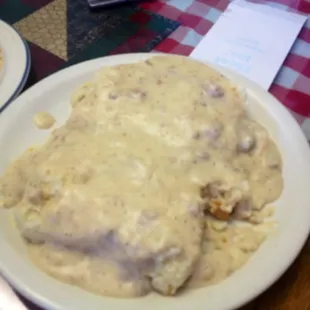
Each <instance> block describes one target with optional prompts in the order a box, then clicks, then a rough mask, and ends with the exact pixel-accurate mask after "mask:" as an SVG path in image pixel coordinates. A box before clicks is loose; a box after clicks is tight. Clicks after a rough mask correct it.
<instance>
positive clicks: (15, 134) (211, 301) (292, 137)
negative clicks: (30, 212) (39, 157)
mask: <svg viewBox="0 0 310 310" xmlns="http://www.w3.org/2000/svg"><path fill="white" fill-rule="evenodd" d="M150 56H151V54H128V55H119V56H112V57H106V58H101V59H95V60H91V61H88V62H85V63H82V64H79V65H76V66H73V67H70V68H68V69H66V70H63V71H60V72H58V73H56V74H54V75H52V76H50V77H48V78H46V79H45V80H43V81H41V82H40V83H38V84H36V85H35V86H33V87H32V88H30V89H29V90H27V91H26V92H25V93H24V94H22V95H21V96H20V97H19V98H18V99H16V100H15V101H14V102H13V103H12V104H11V105H9V106H8V108H7V109H6V110H5V111H4V112H3V113H2V114H1V115H0V150H1V158H0V174H1V173H3V171H4V170H5V168H6V167H7V165H8V163H9V162H10V161H12V160H13V159H14V158H16V157H17V156H18V155H19V154H20V153H21V152H22V151H23V150H24V149H26V147H28V146H30V145H32V144H34V143H40V142H43V141H44V140H45V138H46V137H47V135H48V132H46V131H40V130H38V129H36V127H35V126H34V125H33V123H32V118H33V115H34V114H35V113H36V112H38V111H42V110H44V111H49V112H51V113H52V114H53V115H54V116H55V117H56V118H57V122H58V125H59V124H61V123H63V122H64V121H65V119H66V118H67V116H68V114H69V97H70V94H71V93H72V90H73V88H75V87H76V86H77V85H79V84H81V83H82V82H84V81H86V80H88V79H89V78H90V77H91V75H92V73H93V72H94V71H95V70H97V69H98V68H99V67H101V66H107V65H116V64H121V63H130V62H135V61H138V60H142V59H146V58H147V57H150ZM221 70H222V69H221ZM223 72H224V74H227V75H228V76H230V77H231V78H232V79H233V80H234V82H235V83H236V84H238V85H240V86H242V87H243V88H245V89H246V92H247V97H248V100H247V108H248V110H249V111H250V113H252V114H253V115H254V117H255V118H256V119H257V120H258V121H259V122H260V123H262V124H263V125H264V126H265V127H266V128H267V129H268V131H269V132H270V134H271V136H272V137H273V139H274V140H275V141H276V143H277V145H278V147H279V148H280V150H281V153H282V156H283V161H284V179H285V188H284V192H283V194H282V196H281V198H280V199H279V200H278V201H277V202H276V203H275V206H276V210H277V211H276V215H275V217H276V219H277V221H278V223H279V227H278V229H277V232H276V233H275V234H273V235H271V236H270V237H269V238H268V239H267V241H266V242H265V243H264V244H263V245H262V246H261V248H260V249H259V250H258V251H257V252H256V254H255V255H254V256H253V258H252V259H251V260H250V261H249V262H248V263H247V264H246V265H245V266H244V267H242V268H241V269H240V270H238V271H237V272H236V273H234V274H233V275H232V276H230V277H229V278H228V279H226V280H225V281H223V282H221V283H220V284H218V285H214V286H210V287H207V288H202V289H198V290H195V291H191V292H189V293H186V294H184V295H181V296H179V297H175V298H165V297H161V296H158V295H155V294H154V295H150V296H147V297H145V298H141V299H113V298H103V297H100V296H96V295H93V294H90V293H87V292H85V291H82V290H80V289H78V288H76V287H72V286H69V285H66V284H63V283H60V282H58V281H56V280H54V279H52V278H50V277H49V276H47V275H45V274H44V273H42V272H40V271H39V269H37V268H36V267H35V266H34V265H32V263H31V262H30V261H29V259H28V258H27V254H26V250H25V247H24V245H23V242H22V240H21V238H20V236H19V235H18V233H17V231H16V230H15V229H14V228H13V226H12V224H11V222H10V221H9V219H8V213H7V211H4V210H1V211H0V245H1V246H0V270H1V272H2V273H3V274H4V276H5V277H6V278H7V279H8V280H9V281H10V282H11V284H12V285H13V286H14V287H15V288H16V289H17V290H18V291H20V292H21V293H22V294H23V295H25V296H26V297H27V298H29V299H31V300H33V301H34V302H35V303H37V304H39V305H40V306H42V307H43V308H45V309H48V310H85V309H92V310H99V309H100V310H102V309H117V310H123V309H127V310H144V309H146V308H147V309H150V310H158V309H161V310H176V309H177V310H190V309H195V310H205V309H212V310H231V309H235V308H237V307H239V306H241V305H242V304H244V303H246V302H247V301H249V300H250V299H252V298H254V297H255V296H257V295H258V294H260V293H261V292H262V291H264V290H265V289H266V288H267V287H269V286H270V285H271V284H272V283H273V282H274V281H276V280H277V279H278V278H279V276H280V275H281V274H282V273H283V272H284V271H285V270H286V269H287V268H288V266H289V265H290V264H291V263H292V261H293V260H294V259H295V257H296V255H297V254H298V253H299V251H300V249H301V247H302V246H303V244H304V242H305V240H306V238H307V236H308V232H309V227H310V193H309V189H308V187H309V184H310V150H309V147H308V143H307V141H306V139H305V137H304V135H303V134H302V132H301V130H300V128H299V126H298V124H297V123H296V122H295V120H294V119H293V118H292V116H291V115H290V114H289V112H288V111H287V110H286V109H285V108H284V107H283V106H282V105H281V104H280V103H279V102H278V101H277V100H276V99H274V98H273V97H272V96H271V95H269V94H268V93H267V92H265V91H263V90H262V89H261V88H259V87H258V86H256V85H255V84H253V83H251V82H249V81H247V80H245V79H244V78H242V77H240V76H237V75H235V74H233V73H231V72H227V71H223ZM12 141H13V143H12Z"/></svg>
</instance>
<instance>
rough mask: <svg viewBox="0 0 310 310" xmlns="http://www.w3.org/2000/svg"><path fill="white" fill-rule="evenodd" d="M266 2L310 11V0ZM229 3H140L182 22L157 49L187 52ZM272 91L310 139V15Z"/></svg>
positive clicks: (224, 0)
mask: <svg viewBox="0 0 310 310" xmlns="http://www.w3.org/2000/svg"><path fill="white" fill-rule="evenodd" d="M256 2H263V1H256ZM264 3H267V4H268V5H270V6H273V7H279V8H282V9H284V10H294V11H296V12H299V13H302V14H306V15H309V14H310V0H274V1H264ZM228 4H229V1H228V0H160V1H153V2H146V3H143V4H142V5H141V6H142V7H143V8H145V9H147V10H150V11H153V12H156V13H159V14H160V15H163V16H165V17H168V18H171V19H174V20H177V21H179V22H180V23H181V26H180V27H179V28H178V29H177V30H176V31H175V32H173V33H172V34H171V35H170V36H169V37H168V38H167V39H166V40H164V41H163V42H161V43H160V44H159V45H158V46H157V47H156V49H155V51H157V52H164V53H173V54H180V55H186V56H188V55H189V54H190V53H191V52H192V50H193V49H194V48H195V46H196V45H197V44H198V43H199V41H200V40H201V39H202V37H203V36H204V35H205V34H206V33H207V32H208V31H209V30H210V28H211V27H212V25H213V24H214V23H215V22H216V20H217V19H218V18H219V16H220V15H221V13H222V12H223V11H224V10H225V9H226V7H227V5H228ZM270 92H271V93H272V94H273V95H274V96H275V97H277V98H278V100H280V102H282V103H283V104H284V105H285V106H286V107H287V108H288V109H289V110H290V111H291V112H292V114H293V115H294V116H295V118H296V119H297V121H298V123H299V124H300V125H301V127H302V129H303V131H304V133H305V134H306V136H307V138H308V140H310V19H308V20H307V21H306V23H305V26H304V28H303V29H302V31H301V32H300V34H299V36H298V38H297V40H296V42H295V44H294V46H293V47H292V49H291V51H290V53H289V55H288V56H287V58H286V60H285V61H284V64H283V66H282V68H281V69H280V71H279V73H278V75H277V77H276V78H275V80H274V83H273V84H272V86H271V88H270Z"/></svg>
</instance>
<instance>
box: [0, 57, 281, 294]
mask: <svg viewBox="0 0 310 310" xmlns="http://www.w3.org/2000/svg"><path fill="white" fill-rule="evenodd" d="M71 103H72V111H71V115H70V117H69V119H68V120H67V122H66V123H65V124H64V125H63V126H62V127H60V128H57V129H54V130H53V131H52V133H51V136H50V138H49V139H48V141H47V142H46V143H45V144H43V145H41V146H39V147H36V148H30V149H29V150H27V151H26V152H25V153H24V154H23V155H22V156H21V157H20V158H18V159H17V160H16V161H14V162H13V163H12V164H11V165H10V166H9V167H8V169H7V171H6V172H5V174H4V176H3V177H2V179H1V180H0V192H1V204H2V205H3V206H4V207H7V208H12V212H13V214H14V219H15V222H16V225H17V228H18V230H19V231H20V233H21V235H22V236H23V237H24V239H25V241H26V244H27V247H28V250H29V255H30V257H31V258H32V259H33V261H34V262H35V264H36V265H37V266H38V267H39V268H41V269H42V270H43V271H45V272H47V273H48V274H50V275H52V276H53V277H55V278H58V279H60V280H62V281H64V282H67V283H70V284H73V285H77V286H80V287H82V288H85V289H87V290H89V291H92V292H95V293H98V294H102V295H108V296H118V297H133V296H141V295H145V294H147V293H149V292H150V291H153V290H154V291H157V292H159V293H161V294H164V295H174V294H176V293H177V292H178V291H179V289H180V288H181V287H185V286H187V287H198V286H204V285H207V284H211V283H216V282H218V281H220V280H222V279H224V278H226V277H227V276H228V275H229V274H231V273H232V272H233V271H235V270H236V269H238V268H239V267H240V266H241V265H242V264H244V263H245V262H246V261H247V259H248V258H249V257H250V256H251V254H252V253H253V252H254V251H255V250H256V249H257V248H258V247H259V245H260V244H261V243H262V241H263V240H264V239H265V237H266V234H267V233H268V230H267V227H268V225H265V223H264V218H265V217H267V216H268V214H269V213H270V211H269V210H268V209H266V208H265V206H266V204H268V203H270V202H272V201H274V200H275V199H277V198H278V197H279V195H280V194H281V191H282V188H283V180H282V175H281V172H282V163H281V157H280V154H279V152H278V150H277V148H276V146H275V144H274V142H273V141H272V140H271V139H270V137H269V135H268V133H267V132H266V130H265V129H264V128H262V127H261V126H260V125H259V124H257V123H256V122H254V121H253V120H251V119H250V118H249V117H248V115H247V113H246V111H245V109H244V106H243V99H242V97H241V96H240V95H239V93H238V92H237V91H236V89H235V88H233V87H232V86H231V85H230V83H229V81H228V80H227V79H226V78H225V77H223V76H222V75H220V74H219V73H218V72H216V71H214V70H213V69H211V68H209V67H207V66H203V65H201V64H200V63H197V62H195V61H192V60H189V59H187V58H184V57H177V56H160V57H159V56H158V57H153V58H151V59H149V60H146V61H144V62H140V63H135V64H127V65H119V66H116V67H107V68H104V69H102V70H100V71H99V72H98V73H97V74H96V75H95V76H94V78H93V79H92V80H91V81H89V82H88V83H86V84H84V85H82V86H81V87H80V88H79V89H78V90H77V91H76V92H75V93H74V94H73V96H72V102H71ZM236 221H242V222H244V223H246V225H238V224H237V223H236Z"/></svg>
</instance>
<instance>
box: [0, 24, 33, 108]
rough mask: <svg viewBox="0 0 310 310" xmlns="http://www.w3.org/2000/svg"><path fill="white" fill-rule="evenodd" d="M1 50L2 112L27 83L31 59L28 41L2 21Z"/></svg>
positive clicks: (0, 105)
mask: <svg viewBox="0 0 310 310" xmlns="http://www.w3.org/2000/svg"><path fill="white" fill-rule="evenodd" d="M0 49H1V50H2V53H3V56H4V66H3V68H2V69H1V70H0V112H1V110H3V108H4V107H5V106H6V105H7V104H8V103H10V101H11V100H13V99H14V98H16V97H17V96H18V95H19V93H20V92H21V91H22V89H23V88H24V86H25V83H26V81H27V78H28V75H29V71H30V65H31V58H30V52H29V48H28V45H27V43H26V41H25V40H24V39H23V38H22V37H21V36H20V35H19V33H18V32H17V31H16V30H15V29H14V28H13V27H11V26H10V25H9V24H7V23H6V22H4V21H2V20H0Z"/></svg>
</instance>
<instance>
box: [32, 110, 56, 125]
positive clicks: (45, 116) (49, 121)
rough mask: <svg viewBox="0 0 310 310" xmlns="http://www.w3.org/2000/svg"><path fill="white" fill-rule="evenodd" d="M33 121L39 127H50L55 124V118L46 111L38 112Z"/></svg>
mask: <svg viewBox="0 0 310 310" xmlns="http://www.w3.org/2000/svg"><path fill="white" fill-rule="evenodd" d="M33 121H34V123H35V125H36V126H37V127H38V128H39V129H50V128H51V127H52V126H53V125H54V124H55V121H56V120H55V118H54V117H53V116H52V115H51V114H49V113H47V112H38V113H37V114H36V115H35V116H34V118H33Z"/></svg>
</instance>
